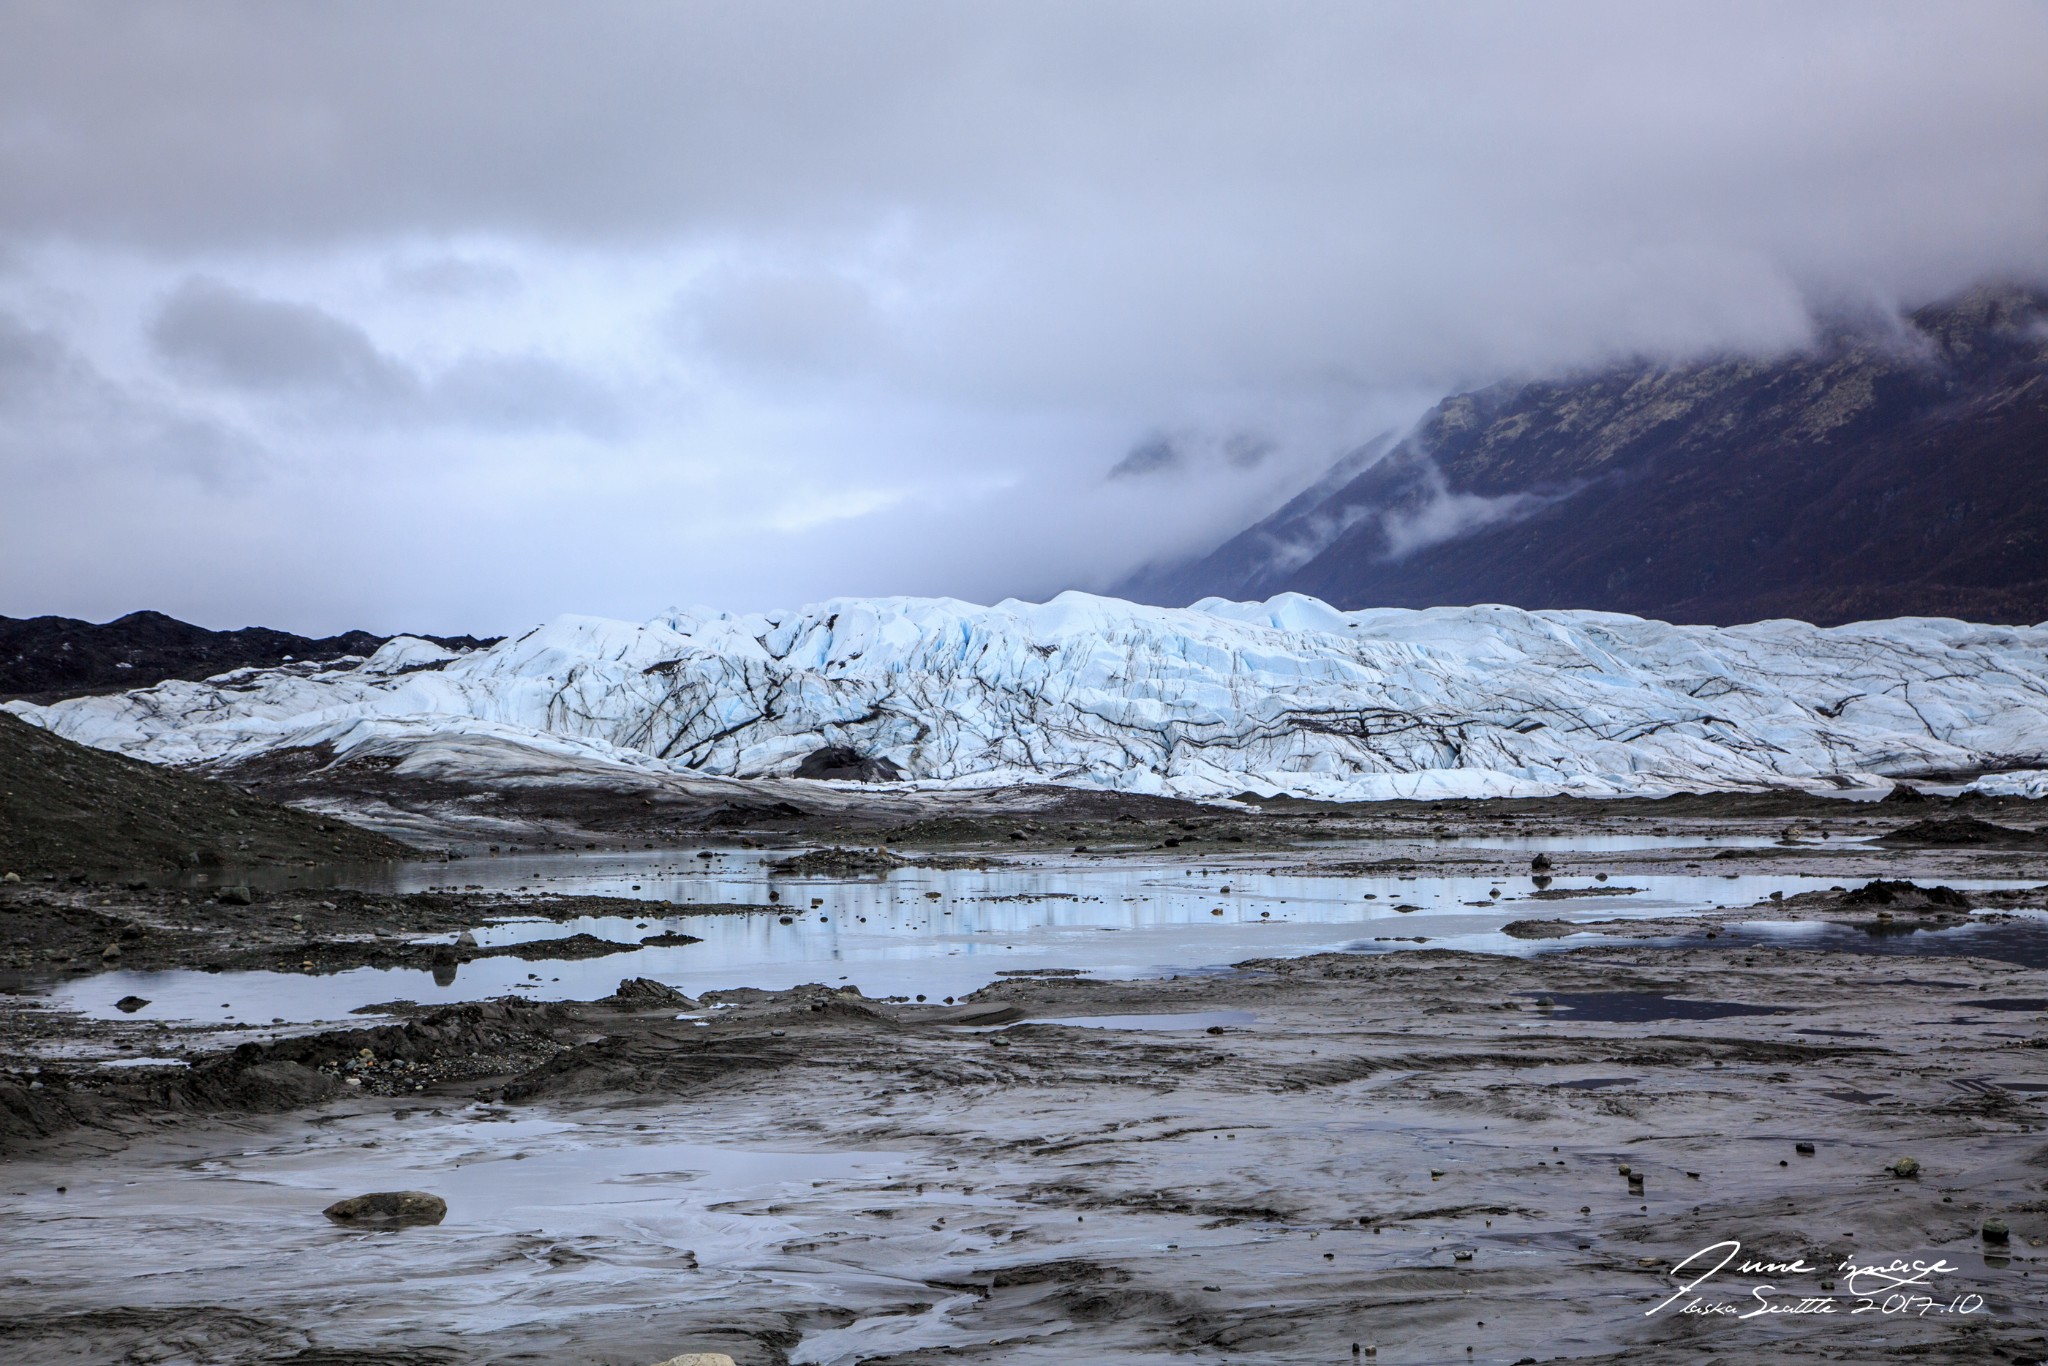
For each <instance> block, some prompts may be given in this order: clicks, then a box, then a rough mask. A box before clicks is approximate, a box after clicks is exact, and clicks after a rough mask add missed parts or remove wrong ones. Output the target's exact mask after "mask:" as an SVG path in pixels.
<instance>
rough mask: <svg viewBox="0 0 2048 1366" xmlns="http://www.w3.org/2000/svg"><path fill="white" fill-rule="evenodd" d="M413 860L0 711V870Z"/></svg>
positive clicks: (350, 832) (372, 839)
mask: <svg viewBox="0 0 2048 1366" xmlns="http://www.w3.org/2000/svg"><path fill="white" fill-rule="evenodd" d="M418 856H419V851H418V850H416V849H411V848H408V847H407V846H405V845H403V844H400V843H398V842H397V841H395V840H388V839H385V838H384V837H383V836H382V835H373V834H371V833H370V832H369V831H367V830H358V829H357V828H356V827H354V826H352V825H347V824H344V823H342V822H340V821H337V820H333V819H331V818H323V817H315V816H308V815H304V814H302V813H300V812H297V811H293V810H290V809H289V808H287V807H282V806H278V805H276V804H275V803H272V802H267V801H264V800H263V799H262V798H260V797H252V796H250V795H249V794H248V793H246V792H242V791H240V790H238V789H236V788H233V787H230V786H229V785H228V784H226V783H219V782H210V781H208V780H207V779H204V778H197V777H193V776H191V775H190V774H185V773H178V772H175V771H173V770H171V769H166V768H160V767H158V766H156V765H154V764H146V763H137V762H136V761H135V760H133V759H129V758H125V757H123V756H121V755H118V754H107V753H104V752H103V751H101V750H97V749H91V748H88V747H86V746H84V745H79V744H74V743H72V742H71V741H69V740H65V739H62V738H60V737H58V736H56V735H53V734H51V733H50V732H49V731H47V730H42V729H39V728H37V727H35V726H31V725H25V724H23V723H22V722H21V721H20V720H18V719H17V718H15V717H13V716H9V715H8V714H6V713H5V712H0V871H7V872H18V873H21V874H22V875H24V876H34V875H35V874H36V873H38V872H43V871H47V872H68V871H70V870H71V869H74V868H94V869H108V868H123V869H141V868H186V869H193V868H213V867H222V866H232V865H237V864H240V865H251V864H270V863H283V862H287V861H299V860H312V861H317V862H323V863H346V862H356V861H362V860H381V859H397V858H417V857H418Z"/></svg>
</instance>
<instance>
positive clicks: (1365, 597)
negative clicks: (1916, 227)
mask: <svg viewBox="0 0 2048 1366" xmlns="http://www.w3.org/2000/svg"><path fill="white" fill-rule="evenodd" d="M1123 591H1125V592H1127V593H1129V594H1130V595H1131V596H1134V597H1137V598H1138V599H1140V600H1142V601H1150V602H1161V603H1181V602H1189V601H1192V600H1194V599H1196V598H1199V597H1203V596H1206V595H1210V594H1215V595H1220V596H1224V597H1230V598H1237V599H1259V598H1264V597H1267V596H1270V595H1271V594H1273V593H1277V592H1301V593H1308V594H1312V595H1315V596H1318V597H1322V598H1325V599H1327V600H1329V601H1331V602H1333V603H1336V604H1338V605H1340V606H1359V607H1365V606H1375V607H1376V606H1402V607H1426V606H1435V605H1440V604H1454V603H1473V602H1501V603H1511V604H1514V605H1516V606H1520V607H1529V608H1541V607H1577V608H1596V609H1602V610H1607V611H1618V612H1629V613H1633V614H1637V615H1642V616H1649V617H1656V618H1660V619H1663V620H1668V621H1675V622H1703V623H1715V624H1731V623H1735V622H1741V621H1759V620H1765V619H1768V618H1772V617H1781V616H1782V617H1794V618H1799V619H1802V620H1806V621H1812V622H1817V623H1821V624H1832V623H1839V622H1845V621H1855V620H1864V619H1871V618H1876V617H1887V616H1904V615H1927V616H1953V617H1961V618H1965V619H1970V620H1979V621H2001V622H2035V621H2042V620H2048V297H2044V296H2043V295H2041V294H2039V293H2037V292H2033V291H2029V290H2024V289H2017V288H1999V289H1993V288H1986V289H1981V290H1978V291H1976V292H1974V293H1972V294H1970V295H1967V296H1965V297H1964V298H1961V299H1959V300H1954V301H1951V302H1948V303H1944V304H1940V305H1937V306H1934V307H1930V308H1926V309H1922V310H1920V311H1919V312H1917V313H1915V314H1913V315H1912V316H1911V317H1910V318H1909V319H1907V320H1904V322H1903V324H1902V326H1901V327H1899V328H1898V329H1896V330H1885V329H1878V328H1862V329H1856V330H1844V331H1838V332H1837V333H1835V334H1834V335H1832V336H1830V337H1828V338H1827V339H1825V340H1824V341H1823V342H1822V343H1821V344H1820V345H1819V346H1818V347H1816V348H1815V350H1814V351H1813V352H1812V353H1810V354H1805V355H1797V356H1791V357H1786V358H1780V359H1777V360H1770V361H1760V360H1735V359H1729V360H1719V361H1713V362H1706V363H1700V364H1693V365H1684V366H1676V367H1658V366H1651V365H1631V366H1624V367H1620V368H1617V369H1614V370H1610V371H1607V372H1604V373H1600V374H1596V375H1591V376H1586V377H1581V378H1575V379H1569V380H1555V381H1543V382H1537V383H1529V384H1516V385H1502V386H1498V387H1496V388H1493V389H1488V390H1484V391H1481V392H1479V393H1474V394H1465V395H1460V396H1458V397H1455V398H1451V399H1447V400H1446V401H1445V402H1443V403H1442V404H1440V405H1439V406H1438V407H1437V408H1436V409H1435V410H1434V411H1433V412H1431V413H1430V414H1429V415H1428V416H1427V417H1426V418H1425V419H1424V420H1423V421H1422V423H1421V424H1420V425H1419V426H1418V427H1417V428H1416V430H1415V431H1414V432H1413V433H1411V434H1410V436H1409V437H1408V438H1407V439H1406V440H1404V441H1403V442H1402V443H1401V444H1400V445H1399V446H1398V447H1397V448H1396V449H1395V450H1394V451H1393V452H1392V453H1391V454H1390V455H1388V456H1387V457H1386V458H1385V459H1383V460H1381V461H1379V462H1377V463H1375V464H1373V465H1372V466H1371V467H1370V468H1368V469H1366V470H1365V471H1364V472H1363V473H1360V474H1358V475H1356V476H1355V477H1353V478H1350V479H1348V480H1345V481H1343V482H1342V483H1341V485H1340V486H1339V487H1337V488H1335V489H1331V490H1327V491H1321V492H1319V493H1315V492H1312V495H1311V496H1308V497H1306V498H1305V499H1297V500H1296V501H1295V503H1293V504H1290V505H1289V506H1288V507H1287V508H1284V509H1282V510H1281V512H1279V513H1277V514H1275V515H1274V516H1273V517H1271V518H1268V519H1267V520H1266V521H1264V522H1262V523H1260V524H1258V525H1257V526H1254V527H1252V528H1251V529H1249V530H1247V531H1246V532H1244V533H1242V534H1241V535H1239V536H1237V537H1235V538H1233V539H1232V540H1231V541H1229V542H1228V543H1226V544H1225V545H1223V546H1221V547H1219V548H1218V549H1217V550H1216V551H1215V552H1213V553H1212V554H1210V555H1208V556H1206V557H1204V558H1202V559H1200V560H1198V561H1195V562H1194V563H1191V564H1186V565H1181V566H1175V567H1169V568H1166V569H1163V570H1155V571H1152V572H1148V573H1146V574H1144V575H1141V576H1139V577H1138V578H1136V579H1134V580H1132V581H1131V582H1130V583H1128V584H1126V585H1125V586H1124V590H1123Z"/></svg>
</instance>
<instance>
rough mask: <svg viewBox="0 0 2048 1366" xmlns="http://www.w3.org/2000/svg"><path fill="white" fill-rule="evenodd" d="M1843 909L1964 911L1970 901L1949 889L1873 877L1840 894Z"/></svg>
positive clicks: (1968, 906)
mask: <svg viewBox="0 0 2048 1366" xmlns="http://www.w3.org/2000/svg"><path fill="white" fill-rule="evenodd" d="M1842 904H1843V905H1845V906H1883V907H1885V908H1886V909H1887V910H1894V911H1967V910H1969V909H1970V899H1969V898H1968V897H1966V896H1964V895H1963V894H1962V893H1961V892H1959V891H1957V890H1956V889H1955V888H1953V887H1922V886H1921V885H1920V884H1919V883H1917V882H1903V881H1894V880H1892V879H1889V878H1877V879H1875V880H1874V881H1871V882H1866V883H1864V884H1863V885H1862V886H1861V887H1858V888H1856V889H1855V890H1853V891H1849V892H1844V893H1843V894H1842Z"/></svg>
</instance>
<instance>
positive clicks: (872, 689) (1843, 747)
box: [10, 593, 2048, 799]
mask: <svg viewBox="0 0 2048 1366" xmlns="http://www.w3.org/2000/svg"><path fill="white" fill-rule="evenodd" d="M10 709H11V710H13V711H16V712H17V713H19V714H20V715H22V716H23V717H25V718H26V719H28V720H30V721H33V722H35V723H37V724H40V725H44V726H47V727H49V728H50V729H51V730H53V731H56V732H57V733H58V734H60V735H64V736H66V737H68V738H71V739H74V740H78V741H82V742H84V743H86V744H91V745H97V746H100V747H102V748H105V749H111V750H116V751H119V752H121V753H125V754H130V755H134V756H136V757H138V758H143V759H149V760H154V761H157V762H166V763H179V764H191V763H209V764H233V763H237V762H241V761H245V760H248V759H251V758H255V757H257V756H260V755H264V754H267V753H271V752H274V751H278V750H285V749H296V748H304V747H309V746H316V745H331V746H332V747H333V748H334V749H335V751H337V753H338V754H340V755H344V756H346V755H350V754H359V753H371V752H374V753H378V754H382V755H387V756H396V757H397V758H398V759H399V760H400V761H401V762H402V761H403V760H404V759H405V758H406V757H407V756H408V755H419V754H422V753H424V752H425V751H426V749H427V748H428V747H431V746H438V747H439V748H438V750H437V753H439V754H440V755H441V756H442V757H441V759H440V760H439V761H438V762H440V763H442V764H443V771H442V772H441V773H440V775H439V776H447V777H460V776H462V774H461V773H460V772H459V771H454V772H450V771H446V764H447V763H449V762H451V761H450V760H448V759H447V757H446V756H447V755H448V754H449V753H457V754H460V753H463V752H467V751H465V750H464V749H463V748H462V747H461V746H456V747H454V748H453V749H452V750H451V748H450V746H449V743H448V742H449V741H450V740H451V739H467V740H474V741H477V742H483V741H486V740H488V741H490V742H492V743H493V744H494V745H496V747H497V749H496V751H495V752H497V753H498V754H500V755H501V756H502V754H503V753H504V752H507V750H508V748H509V751H510V752H514V753H519V754H524V755H527V756H530V758H531V760H532V764H533V766H534V768H535V771H536V772H541V771H545V772H547V773H560V772H563V771H573V772H577V773H581V774H585V775H590V774H602V773H603V772H604V771H606V770H616V769H617V768H618V767H619V766H621V765H623V766H628V767H632V768H639V769H656V770H660V769H669V770H674V771H677V772H681V773H699V774H713V775H726V776H735V777H756V776H769V775H786V774H788V773H790V772H791V771H793V770H794V769H795V767H796V765H797V764H798V762H799V761H801V760H802V758H803V757H804V756H805V755H807V754H809V753H810V752H811V751H813V750H815V749H818V748H819V747H821V746H825V745H846V746H851V747H852V748H855V749H857V750H860V751H861V752H863V753H865V754H870V755H875V756H879V757H886V758H888V759H891V760H893V761H894V762H895V763H896V764H897V765H898V766H899V767H900V768H901V769H902V770H903V772H904V773H905V774H906V775H907V777H908V778H909V780H911V781H914V782H918V783H921V784H925V785H960V786H987V785H996V784H1007V783H1016V782H1058V783H1076V784H1086V785H1092V786H1098V787H1106V788H1118V789H1124V790H1129V791H1139V792H1163V793H1172V794H1178V795H1184V796H1220V795H1229V794H1234V793H1238V792H1242V791H1245V790H1247V789H1250V790H1253V791H1258V792H1261V793H1273V792H1287V793H1293V794H1296V795H1300V796H1312V797H1323V798H1347V799H1371V798H1383V797H1391V796H1419V797H1438V796H1477V795H1538V794H1551V793H1566V792H1569V793H1580V794H1585V795H1620V794H1628V793H1646V794H1657V793H1665V792H1672V791H1685V790H1709V789H1729V788H1745V787H1768V786H1798V787H1808V788H1815V789H1827V788H1831V787H1840V786H1842V785H1844V784H1845V783H1848V784H1857V785H1878V786H1882V785H1883V784H1882V781H1881V780H1880V779H1879V778H1877V777H1876V776H1875V775H1885V774H1904V773H1913V772H1920V771H1926V770H1936V769H1958V768H1969V767H1977V766H1999V765H2005V766H2014V765H2026V766H2032V767H2044V766H2048V627H2040V626H2037V627H2002V626H1980V625H1971V624H1968V623H1964V622H1958V621H1948V620H1936V619H1920V618H1912V619H1901V620H1895V621H1880V622H1866V623H1860V624H1857V625H1851V626H1841V627H1834V628H1830V629H1825V630H1823V629H1820V628H1816V627H1813V626H1808V625H1805V624H1803V623H1799V622H1791V621H1771V622H1762V623H1758V624H1755V625H1750V626H1739V627H1731V628H1716V627H1704V626H1671V625H1667V624H1665V623H1662V622H1655V621H1645V620H1641V619H1638V618H1635V617H1628V616H1620V615H1615V614H1611V613H1604V612H1567V611H1548V612H1526V611H1521V610H1518V609H1515V608H1510V607H1467V608H1434V609H1430V610H1427V611H1408V610H1396V609H1382V610H1371V611H1360V612H1340V611H1338V610H1336V609H1334V608H1332V607H1330V606H1328V605H1326V604H1324V603H1321V602H1318V601H1316V600H1315V599H1312V598H1306V597H1301V596H1299V595H1294V594H1288V595H1283V596H1281V597H1277V598H1274V599H1272V600H1271V601H1269V602H1263V603H1233V602H1226V601H1223V600H1221V599H1214V598H1212V599H1205V600H1204V601H1202V602H1199V603H1196V604H1195V605H1194V606H1192V607H1187V608H1179V609H1168V608H1154V607H1143V606H1138V605H1136V604H1133V603H1128V602H1123V601H1120V600H1117V599H1112V598H1100V597H1092V596H1089V595H1086V594H1081V593H1063V594H1061V595H1060V596H1059V597H1057V598H1054V599H1053V600H1052V601H1050V602H1047V603H1043V604H1032V603H1023V602H1016V601H1006V602H1002V603H998V604H996V605H995V606H993V607H978V606H974V605H972V604H969V603H964V602H958V601H954V600H950V599H943V598H940V599H926V598H876V599H837V600H833V601H830V602H824V603H819V604H817V605H815V606H811V607H806V608H803V609H801V610H798V611H792V612H780V613H762V614H748V615H734V614H726V613H715V612H708V611H704V612H674V613H671V614H669V615H667V616H664V617H660V618H657V619H656V620H654V621H650V622H647V623H644V624H637V625H636V624H632V623H626V622H617V621H606V620H600V619H596V618H589V617H563V618H560V619H557V620H555V621H552V622H549V623H547V624H546V625H543V626H538V627H536V628H534V629H533V630H531V631H528V632H526V633H525V634H523V635H519V636H514V637H508V638H507V639H506V640H504V641H503V642H502V643H500V644H498V645H496V646H493V647H491V648H490V649H487V650H479V651H474V652H470V653H466V654H461V655H456V654H451V653H449V652H447V651H445V650H442V649H440V648H439V647H437V646H434V645H431V644H428V643H427V642H424V641H419V640H413V639H410V638H400V639H398V640H394V641H392V642H391V643H389V644H387V645H386V646H385V647H384V648H383V649H382V650H380V651H378V653H377V654H376V655H375V656H374V657H372V658H371V659H369V660H366V661H362V662H361V663H359V664H353V665H349V666H345V667H334V668H329V669H324V670H322V669H314V668H310V667H308V666H304V665H298V666H291V665H288V666H285V667H282V668H278V669H263V670H241V671H237V672H235V673H232V674H226V675H222V676H221V677H218V678H214V679H209V680H207V681H206V682H203V683H189V682H167V683H162V684H159V685H157V686H155V687H152V688H146V689H140V690H137V691H135V692H130V693H125V694H122V695H119V696H111V697H94V698H80V699H75V700H72V701H66V702H59V703H56V704H54V705H51V706H47V707H36V706H30V705H27V704H19V703H17V704H10ZM496 771H497V772H498V774H499V776H502V760H500V761H497V770H496Z"/></svg>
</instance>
